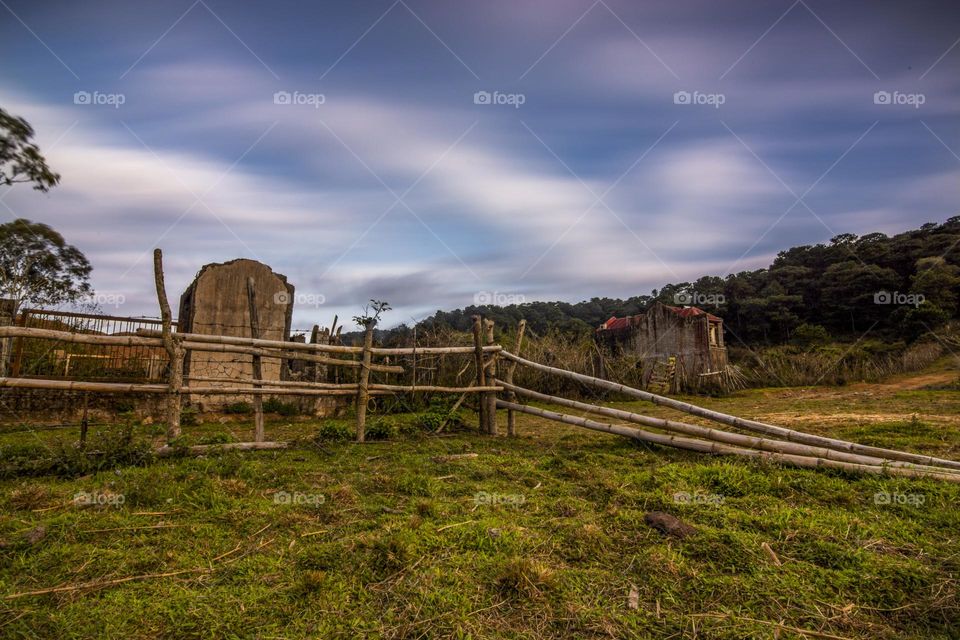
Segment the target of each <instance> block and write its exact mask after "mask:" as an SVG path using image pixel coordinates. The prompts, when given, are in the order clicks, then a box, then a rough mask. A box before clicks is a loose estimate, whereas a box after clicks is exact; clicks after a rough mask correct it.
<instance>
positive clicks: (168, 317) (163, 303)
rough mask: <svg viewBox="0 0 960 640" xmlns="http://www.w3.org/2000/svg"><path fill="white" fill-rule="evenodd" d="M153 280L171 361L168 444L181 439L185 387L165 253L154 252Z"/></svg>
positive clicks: (164, 345)
mask: <svg viewBox="0 0 960 640" xmlns="http://www.w3.org/2000/svg"><path fill="white" fill-rule="evenodd" d="M153 279H154V283H155V284H156V287H157V300H158V302H159V303H160V317H161V318H162V319H163V348H164V349H165V350H166V352H167V357H168V358H169V359H170V393H169V395H168V396H167V442H170V441H171V440H175V439H177V438H179V437H180V402H181V396H180V393H181V388H182V387H183V365H184V349H183V345H182V344H181V340H180V339H179V338H176V337H174V335H173V314H172V313H171V311H170V303H169V302H168V301H167V289H166V286H165V284H164V281H163V252H162V251H161V250H160V249H159V247H158V248H156V249H154V250H153Z"/></svg>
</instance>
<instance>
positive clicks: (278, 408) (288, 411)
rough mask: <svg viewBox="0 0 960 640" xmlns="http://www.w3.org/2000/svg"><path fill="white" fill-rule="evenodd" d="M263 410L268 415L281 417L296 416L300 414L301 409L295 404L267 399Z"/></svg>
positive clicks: (276, 399)
mask: <svg viewBox="0 0 960 640" xmlns="http://www.w3.org/2000/svg"><path fill="white" fill-rule="evenodd" d="M263 410H264V411H265V412H266V413H276V414H278V415H281V416H287V417H289V416H295V415H297V414H298V413H300V408H299V407H297V405H296V403H294V402H284V401H283V400H280V399H278V398H267V399H266V400H264V402H263Z"/></svg>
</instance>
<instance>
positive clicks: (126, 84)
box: [0, 0, 960, 327]
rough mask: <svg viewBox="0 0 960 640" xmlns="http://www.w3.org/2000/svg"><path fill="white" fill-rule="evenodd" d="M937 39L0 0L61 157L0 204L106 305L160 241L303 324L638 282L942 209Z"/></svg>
mask: <svg viewBox="0 0 960 640" xmlns="http://www.w3.org/2000/svg"><path fill="white" fill-rule="evenodd" d="M958 43H960V8H958V7H957V6H956V4H955V3H951V2H912V3H906V2H845V3H833V2H824V1H811V0H804V1H799V0H798V1H797V2H790V1H784V2H772V1H771V2H722V3H718V2H709V1H707V0H689V1H677V2H663V3H635V2H617V1H614V0H596V1H593V0H577V1H573V0H555V1H552V2H545V1H528V2H516V1H513V2H509V1H492V2H482V3H461V2H452V1H447V2H439V1H429V2H427V1H424V0H402V1H401V0H398V1H393V0H387V1H384V2H379V1H378V2H343V3H331V2H311V3H307V2H294V1H288V2H271V3H259V2H258V3H239V2H224V1H222V0H197V1H196V2H194V1H193V0H184V1H182V2H181V1H177V0H174V1H171V2H165V3H147V2H119V1H117V2H84V3H75V2H37V1H35V0H34V1H31V0H0V56H2V59H3V61H4V64H3V66H2V69H0V105H2V106H3V107H4V108H5V109H7V110H8V111H10V112H12V113H15V114H17V115H22V116H24V117H26V118H27V119H28V120H29V121H30V122H31V123H32V124H33V125H34V127H35V128H36V129H37V136H38V140H39V142H40V144H41V147H42V148H43V149H44V151H45V153H46V155H47V157H48V160H49V162H50V163H51V165H52V166H53V167H54V168H55V169H56V170H58V171H59V172H60V173H61V174H62V176H63V180H62V183H61V185H60V186H59V187H57V188H56V189H54V190H53V191H51V192H50V193H49V194H47V195H43V194H39V193H36V192H33V191H31V190H30V189H29V188H27V187H24V186H19V187H14V188H13V189H10V190H8V191H5V192H3V193H0V218H4V219H12V218H13V217H14V216H17V217H26V218H30V219H33V220H39V221H43V222H46V223H48V224H51V225H53V226H54V227H55V228H57V229H58V230H60V231H61V232H62V233H64V235H65V236H66V237H67V238H68V240H69V241H70V242H72V243H73V244H76V245H77V246H78V247H80V248H81V249H82V250H83V251H84V252H85V253H86V254H87V256H88V257H89V258H90V260H91V262H92V263H93V265H94V272H93V284H94V286H95V287H96V288H97V290H98V291H100V292H101V293H102V294H103V295H104V296H113V298H109V299H111V300H116V299H122V300H123V301H124V303H123V304H122V305H120V307H119V308H116V309H114V308H112V307H110V306H109V305H108V306H106V307H104V310H105V311H107V312H119V313H122V314H124V315H140V314H145V315H156V314H157V308H156V302H155V300H154V299H153V296H152V294H151V284H150V283H151V261H150V252H151V251H152V249H153V248H154V247H155V246H160V247H162V248H163V249H164V252H165V257H166V263H167V270H168V276H167V282H168V288H169V290H170V292H171V294H172V295H178V294H179V292H180V291H182V290H183V289H184V288H185V287H186V286H187V284H188V283H189V281H190V280H191V279H192V277H193V275H194V274H195V273H196V271H197V270H198V269H199V268H200V267H201V266H202V265H203V264H205V263H208V262H215V261H223V260H229V259H232V258H237V257H249V258H255V259H259V260H262V261H264V262H266V263H268V264H270V265H271V266H272V267H273V268H274V269H275V270H277V271H278V272H280V273H284V274H286V275H287V276H288V277H289V278H290V280H291V281H292V282H293V283H294V285H295V286H296V287H297V291H298V293H299V294H300V296H298V300H297V306H296V309H295V316H294V325H295V326H296V327H308V326H310V325H311V324H312V323H314V322H319V323H321V324H328V323H329V321H330V319H332V317H333V314H334V313H338V314H340V316H341V318H342V317H349V316H351V315H354V314H355V313H356V312H357V311H358V310H359V309H360V307H361V306H362V305H363V303H364V302H365V301H366V300H367V299H369V298H371V297H373V298H382V299H386V300H388V301H390V302H391V303H392V304H393V306H394V307H395V311H393V312H391V313H390V316H389V317H388V318H387V322H388V324H394V323H398V322H402V321H408V322H409V321H410V320H411V319H419V318H421V317H423V316H424V315H425V314H430V313H431V312H432V311H434V310H436V309H438V308H443V309H449V308H456V307H463V306H466V305H469V304H472V303H473V302H474V300H475V299H476V297H477V296H478V294H479V295H480V296H481V297H484V296H485V297H487V298H490V297H492V294H493V293H496V294H498V297H497V298H496V299H498V300H502V301H509V300H516V299H525V300H528V301H530V300H556V299H562V300H567V301H577V300H582V299H587V298H590V297H593V296H618V297H626V296H631V295H637V294H640V293H647V292H649V291H650V289H652V288H655V287H660V286H662V285H663V284H664V283H666V282H677V281H683V280H689V279H694V278H696V277H698V276H700V275H705V274H714V275H724V274H726V273H729V272H732V271H734V272H735V271H740V270H744V269H750V268H757V267H761V266H765V265H767V264H768V263H769V262H770V260H771V259H772V258H773V257H774V256H775V255H776V253H777V251H779V250H781V249H785V248H788V247H790V246H793V245H796V244H801V243H815V242H825V241H827V240H829V238H830V237H832V236H833V235H836V234H838V233H845V232H852V233H867V232H872V231H883V232H887V233H896V232H897V231H900V230H904V229H907V228H912V227H916V226H918V225H919V224H922V223H924V222H928V221H933V222H937V221H942V220H944V219H946V218H948V217H951V216H955V215H958V213H960V211H958V209H960V207H958V204H957V203H958V196H960V155H958V154H960V120H958V118H957V113H958V110H960V73H958V72H960V44H958ZM478 92H479V96H478ZM483 92H486V93H483ZM878 92H880V94H879V95H878ZM488 94H489V97H490V99H489V101H487V100H486V98H487V95H488ZM87 97H89V99H87ZM287 97H289V100H287ZM118 103H121V104H118ZM321 301H322V304H319V302H321Z"/></svg>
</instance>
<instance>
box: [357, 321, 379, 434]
mask: <svg viewBox="0 0 960 640" xmlns="http://www.w3.org/2000/svg"><path fill="white" fill-rule="evenodd" d="M376 326H377V325H376V323H375V322H374V321H373V320H371V321H370V324H368V325H367V330H366V333H364V334H363V359H362V360H361V361H360V380H359V385H358V391H357V442H363V441H364V440H365V439H366V429H367V403H368V402H369V401H370V359H371V357H372V356H373V354H372V353H371V351H370V349H372V348H373V330H374V327H376Z"/></svg>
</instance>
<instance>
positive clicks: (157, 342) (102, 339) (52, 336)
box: [0, 326, 164, 347]
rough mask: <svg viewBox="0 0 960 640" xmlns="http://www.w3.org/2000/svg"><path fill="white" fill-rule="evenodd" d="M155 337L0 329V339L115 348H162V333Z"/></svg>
mask: <svg viewBox="0 0 960 640" xmlns="http://www.w3.org/2000/svg"><path fill="white" fill-rule="evenodd" d="M155 333H157V336H156V337H140V336H104V335H100V334H98V333H73V332H70V331H55V330H53V329H35V328H32V327H17V326H9V327H0V338H5V337H11V338H37V339H39V340H57V341H60V342H73V343H77V344H95V345H105V346H115V347H163V346H164V343H163V337H162V335H163V334H162V332H155Z"/></svg>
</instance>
